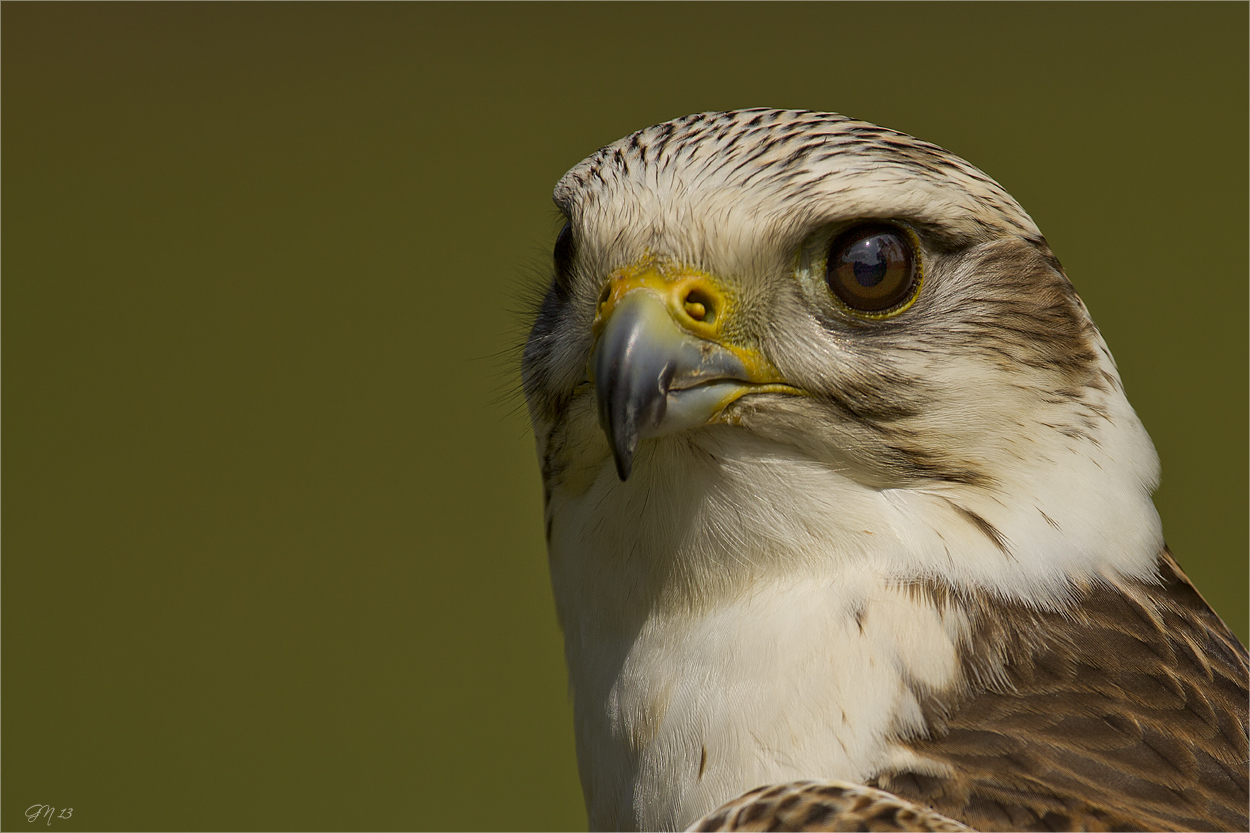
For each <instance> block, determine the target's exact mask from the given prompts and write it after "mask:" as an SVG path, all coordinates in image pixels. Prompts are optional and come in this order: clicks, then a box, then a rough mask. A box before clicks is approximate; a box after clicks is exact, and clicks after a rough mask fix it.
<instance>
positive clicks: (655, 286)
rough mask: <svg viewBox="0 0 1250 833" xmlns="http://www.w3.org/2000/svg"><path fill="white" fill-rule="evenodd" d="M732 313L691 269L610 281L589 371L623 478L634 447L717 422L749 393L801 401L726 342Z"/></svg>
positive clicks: (751, 353)
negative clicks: (788, 396) (787, 396)
mask: <svg viewBox="0 0 1250 833" xmlns="http://www.w3.org/2000/svg"><path fill="white" fill-rule="evenodd" d="M731 307H732V303H731V301H730V300H729V299H728V298H727V296H726V295H725V293H724V292H722V291H721V290H720V289H719V287H717V286H716V284H715V283H714V282H713V281H712V280H711V279H710V278H708V277H707V276H705V275H702V274H700V273H697V272H694V271H692V270H677V271H673V270H667V269H664V270H661V269H659V268H657V267H655V266H654V265H647V266H643V267H632V268H628V269H625V270H622V271H621V272H618V273H616V274H615V275H613V277H612V278H611V280H609V282H608V286H607V289H606V291H605V295H604V298H603V300H602V301H600V303H599V308H598V310H597V312H596V315H595V323H594V327H593V332H594V334H595V337H596V339H595V345H594V348H593V349H592V350H591V354H590V366H589V371H590V378H591V381H592V382H593V383H594V385H595V394H596V396H597V398H598V401H599V424H600V426H601V427H602V428H603V431H604V433H605V434H606V435H607V437H608V442H609V444H610V445H611V446H612V454H613V457H614V458H615V461H616V472H617V474H618V475H619V476H620V478H621V480H625V479H627V478H628V477H629V474H630V470H631V469H632V467H633V459H634V452H635V451H636V450H637V448H638V441H639V440H643V439H648V438H651V437H658V436H662V435H665V434H671V433H674V432H677V431H684V430H686V429H688V428H694V427H697V426H700V425H706V424H708V423H710V422H715V421H717V419H718V418H719V417H720V415H721V413H722V412H723V411H724V409H725V408H726V406H728V405H729V404H730V403H731V402H734V401H735V400H737V399H738V398H739V397H741V396H743V395H744V394H747V393H752V392H761V391H769V392H784V393H791V394H796V393H800V391H799V390H798V389H796V388H793V387H791V386H789V385H786V384H784V380H783V379H782V378H781V375H780V373H778V372H777V370H776V369H775V368H774V367H773V366H772V364H771V363H770V362H768V361H767V360H766V359H765V358H764V357H763V356H761V355H760V354H759V353H758V352H756V351H755V350H752V349H749V348H746V347H742V346H737V345H734V344H732V343H730V341H728V340H727V339H726V338H725V337H724V335H723V333H724V331H725V329H726V326H725V325H726V324H727V323H728V321H729V317H730V314H731V312H732V310H731Z"/></svg>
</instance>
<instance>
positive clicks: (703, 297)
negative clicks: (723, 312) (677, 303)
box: [682, 289, 716, 324]
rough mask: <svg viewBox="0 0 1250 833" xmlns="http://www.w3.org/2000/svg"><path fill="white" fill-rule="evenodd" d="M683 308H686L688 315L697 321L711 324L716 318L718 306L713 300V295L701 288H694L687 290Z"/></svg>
mask: <svg viewBox="0 0 1250 833" xmlns="http://www.w3.org/2000/svg"><path fill="white" fill-rule="evenodd" d="M682 308H683V309H685V311H686V315H689V316H690V317H691V318H693V319H694V320H695V321H702V322H704V323H707V324H711V323H712V322H713V321H715V320H716V306H715V304H714V303H713V302H712V296H711V295H709V294H708V293H706V292H704V291H703V290H701V289H692V290H690V291H689V292H687V293H686V297H685V299H684V300H683V301H682Z"/></svg>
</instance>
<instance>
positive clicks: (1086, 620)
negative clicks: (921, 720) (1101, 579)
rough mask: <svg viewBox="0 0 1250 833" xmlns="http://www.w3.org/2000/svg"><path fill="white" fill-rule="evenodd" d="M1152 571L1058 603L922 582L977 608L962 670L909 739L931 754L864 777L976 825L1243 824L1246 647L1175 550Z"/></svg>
mask: <svg viewBox="0 0 1250 833" xmlns="http://www.w3.org/2000/svg"><path fill="white" fill-rule="evenodd" d="M1159 577H1160V582H1159V583H1158V584H1146V583H1132V584H1127V585H1124V586H1112V585H1106V584H1102V585H1091V586H1089V587H1087V588H1085V589H1084V591H1083V592H1082V593H1080V594H1079V597H1078V598H1077V599H1076V600H1075V601H1074V602H1073V604H1072V606H1071V607H1070V608H1069V609H1067V610H1064V611H1061V612H1043V611H1035V610H1029V609H1027V608H1025V607H1024V606H1021V605H1009V604H1003V603H1001V602H991V601H986V600H975V601H974V600H971V599H967V598H964V599H957V598H955V597H954V596H953V595H952V594H950V593H947V592H940V591H935V590H934V589H933V588H929V589H928V591H927V592H929V593H930V594H931V595H933V596H934V598H935V600H937V601H939V603H945V604H958V605H960V606H966V607H968V608H969V609H971V610H973V611H974V616H973V622H974V625H973V630H972V634H973V635H972V637H971V640H970V644H968V645H967V646H966V650H965V653H964V655H965V657H966V660H965V662H964V671H965V680H966V682H967V683H968V684H967V685H966V686H964V687H963V688H964V690H963V691H962V692H960V693H951V692H930V693H929V694H927V695H926V696H925V697H924V699H923V709H924V712H925V716H926V718H927V724H928V727H929V731H928V732H927V733H926V734H925V735H924V736H922V737H912V738H907V739H904V743H905V744H906V745H908V746H910V747H911V748H912V749H913V750H914V751H915V752H917V753H918V754H919V755H921V756H922V757H924V758H927V759H929V760H930V761H932V762H934V766H933V767H932V768H931V769H929V770H928V771H927V772H920V771H909V770H894V771H888V772H882V773H880V775H879V776H878V777H877V778H876V779H874V781H873V782H871V785H872V786H877V787H880V788H881V789H883V790H887V791H889V792H891V793H894V794H896V795H898V796H900V797H902V798H905V799H908V800H910V801H913V802H916V803H917V804H920V805H923V806H928V807H932V808H933V809H934V810H936V811H937V812H939V813H942V814H944V815H947V816H950V817H952V818H955V819H959V820H960V821H962V822H964V823H965V824H968V825H971V826H972V827H974V828H977V829H981V830H1246V829H1248V826H1250V819H1248V818H1247V802H1248V800H1250V793H1248V790H1247V781H1248V780H1250V779H1248V775H1247V735H1246V731H1247V696H1248V695H1247V655H1246V649H1245V647H1243V646H1242V645H1241V643H1240V642H1238V640H1237V638H1236V637H1235V636H1233V634H1232V633H1231V632H1230V631H1229V630H1228V627H1227V626H1226V625H1225V624H1224V623H1223V622H1222V621H1221V620H1220V618H1219V617H1218V616H1216V615H1215V613H1214V612H1213V611H1212V610H1211V609H1210V607H1208V606H1207V604H1206V602H1205V601H1204V600H1203V599H1202V597H1201V596H1200V595H1199V594H1198V592H1197V591H1196V590H1195V589H1194V587H1193V585H1192V584H1191V583H1190V582H1189V579H1188V578H1186V577H1185V574H1184V573H1183V572H1181V570H1180V568H1179V567H1178V566H1177V564H1176V562H1175V561H1174V560H1173V559H1172V556H1171V554H1170V553H1169V552H1167V551H1166V550H1165V551H1164V552H1163V554H1162V555H1161V556H1160V560H1159ZM934 772H942V773H943V775H941V776H935V775H934V774H932V773H934Z"/></svg>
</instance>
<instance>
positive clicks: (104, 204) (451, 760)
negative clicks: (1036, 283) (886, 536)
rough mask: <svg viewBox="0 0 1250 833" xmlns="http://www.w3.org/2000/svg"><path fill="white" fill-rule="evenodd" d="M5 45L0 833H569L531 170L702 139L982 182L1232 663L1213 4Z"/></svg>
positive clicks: (728, 8) (572, 18)
mask: <svg viewBox="0 0 1250 833" xmlns="http://www.w3.org/2000/svg"><path fill="white" fill-rule="evenodd" d="M2 16H3V21H2V24H3V25H2V32H3V43H2V50H0V55H2V61H3V64H2V79H3V90H2V98H3V134H2V148H3V174H4V176H3V302H4V304H3V330H2V332H3V345H2V346H3V397H4V455H3V484H4V503H3V528H4V539H3V543H4V550H3V606H2V610H3V706H4V734H3V772H4V789H3V807H2V808H0V827H3V829H6V830H15V829H19V828H20V829H28V827H27V822H26V819H25V817H24V815H23V814H24V811H25V809H26V808H27V807H29V806H30V805H32V804H50V805H53V806H54V807H57V808H58V811H59V809H60V808H63V807H72V808H73V815H72V817H71V818H70V819H68V820H66V819H54V820H53V822H52V824H51V828H52V829H64V830H68V829H74V830H82V829H93V830H114V829H127V830H143V829H170V830H179V829H183V830H196V829H222V830H231V829H253V830H254V829H366V830H379V829H383V830H384V829H403V828H427V829H428V828H436V829H495V828H511V829H531V828H576V827H580V826H583V825H585V823H586V822H585V814H584V811H583V809H582V806H581V796H580V789H579V786H578V782H577V774H576V765H575V761H574V753H573V742H572V728H571V711H570V707H569V704H568V699H567V693H566V685H565V676H564V669H563V660H562V656H561V643H560V635H559V632H558V629H557V626H556V622H555V615H554V612H553V607H552V602H551V598H550V591H549V589H548V585H547V576H546V565H545V558H544V553H543V543H542V522H541V513H542V508H541V493H540V487H539V480H538V472H537V466H536V464H535V460H534V452H533V446H532V442H531V439H530V437H529V434H528V428H527V425H526V421H525V417H524V408H523V405H522V403H521V401H520V397H519V394H518V378H517V367H516V347H517V345H518V344H519V342H520V340H521V339H522V338H523V334H524V331H525V328H526V323H525V315H524V310H525V309H526V306H527V303H528V302H527V300H526V299H527V298H528V297H529V296H530V295H532V293H533V289H534V287H535V286H536V284H537V283H539V282H540V281H541V280H542V272H543V270H544V268H545V261H546V258H547V257H548V252H549V247H550V244H551V241H552V240H553V238H554V234H555V231H556V230H557V229H558V222H557V219H556V213H555V210H554V208H553V207H552V205H551V202H550V192H551V188H552V186H553V185H554V183H555V181H556V180H557V178H558V177H559V176H560V174H562V173H563V172H564V171H565V170H566V169H567V168H569V167H571V166H572V165H573V164H575V163H576V162H577V161H578V160H580V159H581V158H582V157H583V156H585V155H587V154H589V153H591V152H592V151H594V150H595V149H597V148H598V147H600V146H601V145H604V144H606V143H608V142H611V141H613V140H615V139H617V138H619V137H621V136H623V135H625V134H626V133H628V132H630V131H632V130H634V129H637V128H640V127H643V126H646V125H648V124H652V123H655V122H658V121H663V120H665V119H669V118H673V117H676V116H681V115H684V114H686V113H689V112H694V111H700V110H714V109H726V108H734V107H743V106H758V105H768V106H778V107H802V108H812V109H829V110H836V111H840V112H845V113H847V114H850V115H854V116H857V117H860V118H864V119H868V120H871V121H875V122H878V123H881V124H884V125H887V126H890V127H894V128H897V129H900V130H904V131H907V132H909V133H912V134H914V135H917V136H920V137H922V138H924V139H928V140H930V141H933V142H936V143H938V144H940V145H943V146H945V147H947V148H949V149H951V150H952V151H954V152H956V153H958V154H960V155H962V156H964V157H966V158H968V159H969V160H971V161H972V162H973V163H974V164H976V165H978V166H980V167H981V168H983V169H984V170H985V171H987V172H988V173H989V174H990V175H991V176H994V177H996V178H997V179H998V180H999V181H1000V182H1002V184H1003V185H1004V186H1005V187H1006V188H1007V189H1008V190H1009V191H1011V192H1012V193H1013V194H1014V195H1015V196H1016V197H1017V198H1018V199H1019V200H1020V201H1021V202H1022V203H1023V204H1024V206H1025V207H1026V209H1027V210H1029V211H1030V212H1031V213H1032V215H1033V216H1034V218H1035V219H1036V220H1037V222H1038V224H1039V225H1040V226H1041V228H1042V230H1043V232H1044V233H1045V234H1046V235H1047V236H1048V238H1049V240H1050V242H1051V244H1052V245H1053V247H1054V249H1055V251H1056V252H1057V253H1058V255H1059V257H1060V259H1061V260H1062V261H1063V263H1064V264H1065V266H1066V268H1067V271H1068V273H1069V275H1070V276H1071V278H1072V279H1073V281H1074V282H1075V283H1076V285H1077V287H1078V289H1079V290H1080V291H1081V292H1082V295H1083V297H1084V298H1085V299H1086V301H1087V303H1088V305H1089V307H1090V309H1091V310H1092V312H1093V314H1094V317H1095V319H1096V320H1097V321H1098V322H1099V324H1100V326H1101V328H1102V330H1103V332H1104V334H1105V335H1106V337H1107V340H1108V342H1109V343H1110V345H1111V347H1112V349H1113V350H1114V351H1115V355H1116V357H1117V359H1118V361H1119V364H1120V368H1121V371H1122V373H1123V377H1124V380H1125V383H1126V385H1127V388H1128V391H1129V395H1130V397H1131V399H1132V401H1133V403H1134V405H1135V406H1136V408H1137V410H1138V412H1139V413H1140V414H1141V416H1142V418H1143V420H1144V422H1145V424H1146V426H1147V428H1148V429H1149V430H1150V432H1151V434H1152V436H1153V437H1154V440H1155V442H1156V445H1157V446H1158V449H1159V452H1160V454H1161V456H1162V459H1163V471H1164V476H1163V486H1162V488H1161V489H1160V491H1159V492H1158V495H1157V502H1158V506H1159V508H1160V511H1161V513H1162V515H1163V518H1164V524H1165V530H1166V532H1167V536H1168V540H1169V542H1170V543H1171V545H1172V547H1173V549H1174V551H1175V552H1176V554H1177V557H1178V558H1179V559H1180V561H1181V563H1182V564H1183V565H1184V566H1185V567H1186V569H1187V570H1188V571H1189V573H1190V575H1191V576H1192V577H1193V578H1194V580H1195V582H1196V583H1197V584H1198V586H1199V587H1200V588H1201V589H1202V591H1203V592H1204V593H1205V594H1206V595H1207V597H1208V598H1209V599H1210V600H1211V601H1212V603H1213V604H1214V605H1215V607H1216V608H1217V609H1218V610H1219V611H1220V612H1221V613H1222V614H1223V615H1224V616H1225V617H1226V618H1227V619H1228V621H1229V622H1230V623H1231V624H1232V625H1233V627H1234V629H1235V630H1236V631H1237V632H1238V633H1239V634H1240V635H1241V637H1242V638H1243V639H1245V638H1246V635H1247V468H1246V461H1247V376H1248V372H1250V369H1248V366H1247V301H1248V298H1247V287H1248V282H1247V271H1246V263H1247V260H1246V257H1247V226H1248V217H1247V185H1246V184H1247V118H1248V115H1247V100H1248V97H1250V91H1248V89H1247V38H1246V31H1247V23H1248V21H1247V6H1246V5H1245V4H1240V3H1228V4H1217V5H1205V4H1189V3H1187V4H1181V5H1171V4H1147V5H1134V4H1112V5H1080V4H1047V5H1041V6H1039V5H1022V4H1010V5H991V4H968V5H944V4H927V3H926V4H923V5H908V4H897V3H890V4H881V5H852V4H828V5H817V4H803V5H747V4H742V5H724V6H721V5H703V4H700V5H659V4H655V5H595V6H586V5H571V4H568V5H566V4H560V5H508V6H496V5H484V4H483V5H478V4H474V5H471V6H465V5H424V4H420V5H402V4H379V5H373V4H369V5H366V4H360V5H329V4H325V5H322V4H319V5H301V4H272V5H261V4H257V5H253V4H220V5H219V4H168V5H164V4H141V5H113V4H100V5H94V4H92V5H78V4H13V3H6V4H5V5H4V7H3V12H2ZM40 825H41V827H42V822H41V823H40Z"/></svg>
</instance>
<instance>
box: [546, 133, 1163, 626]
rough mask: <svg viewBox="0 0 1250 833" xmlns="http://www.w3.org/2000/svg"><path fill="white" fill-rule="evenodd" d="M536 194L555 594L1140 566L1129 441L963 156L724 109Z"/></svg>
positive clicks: (981, 579) (654, 595)
mask: <svg viewBox="0 0 1250 833" xmlns="http://www.w3.org/2000/svg"><path fill="white" fill-rule="evenodd" d="M554 198H555V202H556V205H557V206H558V207H559V209H560V211H561V212H562V213H563V215H564V216H565V218H567V224H566V225H565V226H564V229H563V231H561V232H560V235H559V238H558V239H557V241H556V245H555V255H554V261H555V276H554V280H553V281H552V283H551V286H550V288H549V290H548V291H547V293H546V296H545V299H544V300H543V302H542V305H541V309H540V310H539V312H538V315H537V320H536V322H535V324H534V327H533V330H532V332H531V334H530V337H529V340H528V343H527V344H526V347H525V351H524V359H523V375H524V386H525V394H526V397H527V401H528V404H529V409H530V415H531V419H532V422H533V426H534V430H535V435H536V438H537V442H538V449H539V455H540V458H541V460H542V466H543V476H544V481H545V484H546V490H547V509H548V534H549V543H550V547H551V554H552V571H553V580H554V581H555V583H556V589H557V601H558V603H560V599H561V598H562V596H563V597H565V598H570V599H571V595H568V594H572V593H573V590H572V588H573V587H577V588H578V592H579V593H584V592H586V587H587V582H589V583H590V584H593V583H594V581H595V580H596V579H595V576H600V577H602V576H606V575H609V574H613V575H615V579H614V580H619V579H622V577H625V576H627V578H625V579H624V580H625V581H626V583H627V585H628V588H629V590H630V594H631V596H630V598H631V601H630V602H629V604H630V605H631V606H632V609H643V610H645V609H647V608H648V606H650V605H652V604H662V603H664V602H662V601H661V600H664V599H669V600H672V599H682V600H683V602H682V603H684V604H694V605H696V606H697V605H699V604H701V603H703V602H706V601H708V600H709V599H710V598H712V597H715V596H716V595H718V594H725V593H733V592H737V590H735V589H734V588H738V589H739V590H740V589H741V587H742V586H743V582H749V581H751V580H752V579H751V577H752V576H755V575H758V574H759V572H760V571H767V570H770V569H780V570H804V569H809V568H817V567H818V566H819V564H822V563H825V562H827V561H828V560H830V559H835V560H837V559H840V560H843V561H844V562H848V563H858V564H862V565H864V566H865V568H867V569H870V570H872V571H875V572H877V573H879V574H882V575H889V576H892V577H895V578H898V579H900V580H904V581H906V580H917V581H923V580H926V579H934V578H940V579H941V580H942V581H943V582H946V583H948V584H950V585H952V586H955V587H957V588H966V589H969V590H976V591H986V592H990V593H993V594H996V595H999V596H1003V597H1010V598H1014V599H1025V600H1028V601H1030V602H1032V603H1036V604H1046V603H1047V601H1048V600H1053V599H1059V598H1062V597H1063V596H1064V595H1065V594H1066V593H1067V592H1068V590H1069V588H1070V587H1072V586H1073V583H1074V582H1081V581H1085V580H1099V579H1102V578H1108V577H1115V576H1121V575H1133V576H1145V575H1148V574H1149V573H1150V572H1151V570H1152V569H1153V566H1154V562H1155V558H1156V556H1157V554H1158V552H1159V550H1160V547H1161V540H1162V539H1161V533H1160V527H1159V522H1158V518H1157V515H1156V514H1155V511H1154V508H1153V506H1152V504H1151V501H1150V494H1151V492H1152V491H1153V489H1154V487H1155V485H1156V483H1157V476H1158V463H1157V458H1156V455H1155V452H1154V449H1153V447H1152V445H1151V443H1150V440H1149V438H1148V436H1147V435H1146V432H1145V430H1144V429H1143V427H1142V425H1141V423H1140V422H1139V420H1138V419H1137V417H1136V415H1135V414H1134V412H1133V410H1132V408H1131V407H1130V405H1129V404H1128V401H1127V400H1126V399H1125V396H1124V393H1123V388H1122V385H1121V382H1120V378H1119V375H1118V373H1117V371H1116V367H1115V363H1114V361H1113V360H1112V357H1111V354H1110V353H1109V352H1108V350H1107V347H1106V345H1105V344H1104V342H1103V340H1102V338H1101V336H1100V335H1099V333H1098V330H1097V328H1096V327H1095V326H1094V324H1093V322H1092V321H1091V320H1090V317H1089V314H1088V312H1087V311H1086V309H1085V306H1084V305H1083V304H1082V302H1081V300H1080V299H1079V298H1078V297H1077V295H1076V293H1075V292H1074V291H1073V288H1072V285H1071V284H1070V283H1069V281H1068V279H1067V277H1066V276H1065V275H1064V272H1063V269H1062V267H1061V266H1060V264H1059V261H1058V260H1057V259H1056V258H1055V256H1054V254H1053V253H1052V252H1051V250H1050V248H1049V246H1048V245H1047V243H1046V240H1045V238H1044V237H1043V236H1042V235H1041V233H1040V232H1039V231H1038V229H1037V227H1036V226H1035V225H1034V223H1033V221H1032V220H1031V219H1030V217H1029V216H1028V214H1026V213H1025V211H1024V210H1023V209H1022V208H1021V207H1020V206H1019V205H1018V204H1017V203H1016V201H1015V200H1014V199H1013V198H1012V197H1011V196H1010V195H1009V194H1007V193H1006V192H1005V191H1004V190H1003V189H1002V188H1001V187H1000V186H999V185H998V184H997V183H995V182H994V181H993V180H992V179H990V178H989V177H988V176H986V175H985V174H984V173H982V172H981V171H979V170H978V169H977V168H975V167H973V166H972V165H970V164H968V163H967V162H965V161H963V160H962V159H959V158H958V157H955V156H953V155H952V154H950V153H948V152H946V151H945V150H943V149H941V148H939V147H936V146H935V145H932V144H928V143H926V142H923V141H919V140H917V139H915V138H912V137H910V136H907V135H904V134H902V133H898V132H895V131H892V130H888V129H884V128H881V127H877V126H875V125H872V124H868V123H865V122H861V121H855V120H852V119H849V118H845V117H843V116H839V115H835V114H831V113H818V112H806V111H779V110H768V109H754V110H743V111H736V112H727V113H703V114H697V115H692V116H687V117H685V118H681V119H677V120H675V121H671V122H668V123H665V124H661V125H656V126H654V127H650V128H647V129H645V130H641V131H639V132H637V133H634V134H633V135H631V136H628V137H626V138H625V139H622V140H621V141H619V142H616V143H615V144H612V145H609V146H607V147H605V148H603V149H602V150H600V151H599V152H597V153H595V154H594V155H592V156H591V157H589V158H588V159H586V160H585V161H583V162H582V163H581V164H579V165H577V166H576V167H575V168H573V169H572V170H571V171H569V172H568V173H567V174H566V175H565V176H564V177H563V178H562V179H561V180H560V182H559V184H558V185H557V186H556V189H555V195H554ZM621 541H629V542H632V543H631V546H629V547H626V548H625V549H627V550H629V551H630V552H632V555H630V554H629V553H628V552H627V553H626V554H625V555H621V554H620V553H618V552H617V550H618V549H620V548H621V545H619V542H621ZM594 553H599V555H594ZM618 557H619V558H627V559H632V560H633V561H634V562H638V563H634V564H632V566H627V567H624V568H623V569H624V572H623V573H621V574H619V575H617V574H614V573H613V572H612V569H611V568H610V567H609V566H607V565H606V564H605V562H607V561H611V559H613V558H618ZM588 561H589V562H591V563H586V562H588ZM596 562H597V563H596ZM642 562H646V563H645V564H644V563H642ZM562 584H566V585H568V593H567V594H562V593H561V585H562ZM607 595H608V596H610V595H611V594H610V593H608V594H607ZM618 595H619V594H618ZM640 599H641V601H640ZM571 604H572V603H571V602H565V603H561V608H562V616H566V617H567V616H574V615H575V614H573V613H572V612H571V610H572V608H571ZM608 604H609V606H611V605H612V604H614V603H612V602H608ZM619 612H620V613H621V615H623V616H626V618H628V615H627V613H628V611H625V610H624V609H622V610H621V611H619ZM595 615H596V616H603V615H611V614H610V613H608V612H605V611H599V612H597V613H596V614H595ZM568 627H569V623H568V622H567V621H566V622H565V628H566V635H567V633H568Z"/></svg>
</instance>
